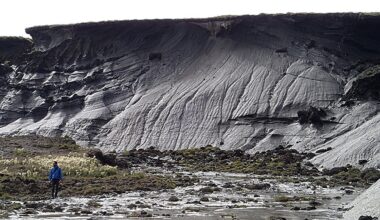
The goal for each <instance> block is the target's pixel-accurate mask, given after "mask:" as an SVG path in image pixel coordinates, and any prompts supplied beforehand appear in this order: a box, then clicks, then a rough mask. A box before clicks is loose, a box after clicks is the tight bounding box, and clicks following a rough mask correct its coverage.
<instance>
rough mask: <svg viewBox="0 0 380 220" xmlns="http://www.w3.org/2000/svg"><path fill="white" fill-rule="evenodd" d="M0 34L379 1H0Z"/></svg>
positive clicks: (366, 8) (370, 7)
mask: <svg viewBox="0 0 380 220" xmlns="http://www.w3.org/2000/svg"><path fill="white" fill-rule="evenodd" d="M0 7H1V8H0V9H1V10H0V11H1V13H0V36H24V37H27V36H28V35H27V34H26V33H25V28H27V27H32V26H38V25H51V24H72V23H81V22H96V21H108V20H131V19H160V18H201V17H214V16H221V15H246V14H251V15H255V14H260V13H267V14H273V13H288V12H293V13H295V12H315V13H317V12H318V13H327V12H380V0H260V1H257V0H106V1H105V0H2V1H1V4H0Z"/></svg>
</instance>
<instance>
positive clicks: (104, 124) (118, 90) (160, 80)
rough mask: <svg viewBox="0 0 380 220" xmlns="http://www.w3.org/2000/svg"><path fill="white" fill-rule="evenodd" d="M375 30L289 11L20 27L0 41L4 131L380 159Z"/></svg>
mask: <svg viewBox="0 0 380 220" xmlns="http://www.w3.org/2000/svg"><path fill="white" fill-rule="evenodd" d="M378 27H380V17H379V16H377V15H371V14H325V15H320V14H287V15H258V16H240V17H221V18H211V19H189V20H144V21H115V22H104V23H85V24H74V25H57V26H41V27H33V28H29V29H27V30H26V32H27V33H28V34H30V35H31V36H32V39H31V40H29V39H21V38H2V39H1V40H0V60H1V69H0V78H1V81H0V91H1V92H0V125H1V127H0V133H1V134H3V135H24V134H38V135H43V136H66V135H67V136H70V137H72V138H73V139H75V140H76V141H77V142H78V143H80V144H81V145H84V146H93V147H98V148H101V149H102V150H117V151H121V150H124V149H133V148H147V147H150V146H155V147H157V148H158V149H165V150H168V149H183V148H193V147H201V146H205V145H209V144H210V145H213V146H217V147H220V148H222V149H243V150H246V151H249V152H252V153H254V152H258V151H265V150H268V149H274V148H276V147H277V146H279V145H282V146H284V147H291V148H295V149H297V150H299V151H310V152H316V151H318V150H319V152H322V153H320V154H318V155H317V157H315V158H314V159H313V160H312V162H313V163H315V164H317V165H319V166H321V167H328V168H331V167H334V166H345V165H346V164H352V165H357V166H359V167H361V168H366V167H380V143H379V133H380V115H379V114H378V112H379V98H380V93H379V91H380V90H379V83H380V29H379V28H378ZM330 149H331V150H330ZM359 161H367V162H366V163H364V165H359V164H358V163H359ZM362 164H363V163H362Z"/></svg>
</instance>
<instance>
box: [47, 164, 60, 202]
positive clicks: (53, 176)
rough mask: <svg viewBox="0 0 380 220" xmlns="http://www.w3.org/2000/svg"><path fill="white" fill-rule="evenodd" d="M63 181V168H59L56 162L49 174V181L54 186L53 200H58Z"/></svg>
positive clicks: (52, 191)
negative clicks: (60, 185)
mask: <svg viewBox="0 0 380 220" xmlns="http://www.w3.org/2000/svg"><path fill="white" fill-rule="evenodd" d="M62 179H63V174H62V170H61V168H59V167H58V162H57V161H54V163H53V168H52V169H51V170H50V173H49V181H50V183H51V185H52V190H51V193H52V198H53V199H54V198H57V196H58V188H59V183H60V182H61V180H62Z"/></svg>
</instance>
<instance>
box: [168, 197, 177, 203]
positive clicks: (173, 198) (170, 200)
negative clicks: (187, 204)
mask: <svg viewBox="0 0 380 220" xmlns="http://www.w3.org/2000/svg"><path fill="white" fill-rule="evenodd" d="M178 201H179V198H178V197H177V196H170V197H169V202H178Z"/></svg>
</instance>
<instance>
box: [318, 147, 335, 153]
mask: <svg viewBox="0 0 380 220" xmlns="http://www.w3.org/2000/svg"><path fill="white" fill-rule="evenodd" d="M330 150H332V148H331V147H328V148H324V149H319V150H317V151H316V152H315V153H317V154H321V153H324V152H327V151H330Z"/></svg>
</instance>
